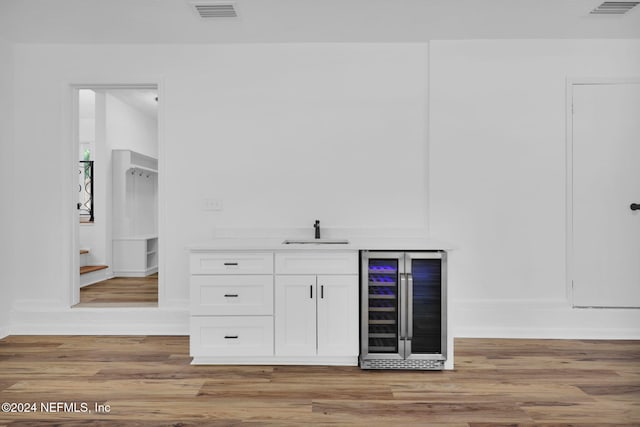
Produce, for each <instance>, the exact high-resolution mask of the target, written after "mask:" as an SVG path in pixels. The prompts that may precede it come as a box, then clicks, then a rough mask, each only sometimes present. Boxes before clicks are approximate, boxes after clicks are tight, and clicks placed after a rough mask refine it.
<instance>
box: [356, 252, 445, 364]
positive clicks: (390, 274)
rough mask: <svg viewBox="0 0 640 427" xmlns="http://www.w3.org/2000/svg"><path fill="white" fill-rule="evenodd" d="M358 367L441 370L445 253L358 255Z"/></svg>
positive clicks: (375, 253)
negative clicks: (359, 256) (359, 317)
mask: <svg viewBox="0 0 640 427" xmlns="http://www.w3.org/2000/svg"><path fill="white" fill-rule="evenodd" d="M361 269H362V271H361V275H360V278H361V304H362V306H361V328H360V367H361V368H362V369H424V370H441V369H443V368H444V362H445V360H446V358H447V352H446V349H447V336H446V292H445V291H446V252H443V251H428V252H381V251H380V252H377V251H361Z"/></svg>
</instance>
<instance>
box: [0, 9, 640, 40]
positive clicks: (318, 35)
mask: <svg viewBox="0 0 640 427" xmlns="http://www.w3.org/2000/svg"><path fill="white" fill-rule="evenodd" d="M600 3H602V0H235V4H236V8H237V10H238V13H239V15H240V16H239V18H218V19H213V20H203V19H201V18H200V17H199V16H198V15H197V14H196V13H195V11H194V9H193V8H192V6H191V4H190V0H0V37H2V38H4V39H7V40H9V41H13V42H21V43H252V42H423V41H428V40H438V39H440V40H442V39H496V38H497V39H500V38H640V6H637V7H636V8H634V9H633V10H632V11H631V12H629V13H628V14H626V15H622V16H597V15H589V12H590V11H591V10H592V9H594V8H595V7H596V6H598V5H599V4H600Z"/></svg>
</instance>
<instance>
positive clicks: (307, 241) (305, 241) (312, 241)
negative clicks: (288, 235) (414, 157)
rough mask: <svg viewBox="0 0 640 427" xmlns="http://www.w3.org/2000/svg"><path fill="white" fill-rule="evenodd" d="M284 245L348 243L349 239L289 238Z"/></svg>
mask: <svg viewBox="0 0 640 427" xmlns="http://www.w3.org/2000/svg"><path fill="white" fill-rule="evenodd" d="M282 244H283V245H348V244H349V241H348V240H347V239H287V240H285V241H284V242H282Z"/></svg>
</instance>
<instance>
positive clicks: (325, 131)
mask: <svg viewBox="0 0 640 427" xmlns="http://www.w3.org/2000/svg"><path fill="white" fill-rule="evenodd" d="M429 51H430V58H429V67H428V66H427V49H426V46H425V45H421V44H410V45H402V44H363V45H358V44H307V45H295V44H291V45H215V46H208V45H199V46H196V45H193V46H176V45H174V46H112V45H100V46H85V45H74V46H55V45H46V46H44V45H42V46H41V45H18V46H17V47H16V49H15V64H16V66H15V69H16V72H15V80H16V84H15V88H16V93H18V94H20V95H19V96H18V97H16V99H15V114H16V117H15V119H16V120H15V123H16V127H15V138H16V141H15V145H14V147H16V148H15V150H16V153H14V156H15V157H16V158H21V156H22V155H23V154H24V153H25V152H26V150H31V151H34V152H38V153H39V156H36V157H34V164H33V166H34V167H35V168H37V169H39V170H41V173H43V174H45V176H47V177H49V179H47V180H46V181H44V182H42V181H41V180H38V179H36V177H35V176H29V177H27V178H26V179H25V180H23V182H24V186H25V191H24V192H21V194H20V195H19V196H20V197H27V196H26V195H27V194H33V193H37V194H38V195H40V196H41V197H42V199H43V205H44V206H48V207H50V209H51V210H50V211H47V215H44V216H42V215H39V214H36V213H34V212H26V213H24V214H23V215H21V216H20V217H19V218H16V221H15V226H16V229H19V230H27V231H25V233H24V236H22V238H21V240H20V241H19V242H17V243H16V245H14V248H15V249H14V252H15V254H16V259H15V263H14V265H15V268H16V269H18V270H19V271H24V272H26V273H25V274H24V275H23V276H21V277H20V278H17V277H15V279H16V280H17V286H16V297H17V299H18V301H16V304H15V306H16V307H17V308H18V309H20V310H23V311H22V312H21V313H20V314H19V315H17V316H15V317H14V319H15V321H16V322H27V321H29V319H30V317H29V316H28V315H27V314H24V313H26V310H27V308H25V307H28V309H29V310H33V307H38V306H39V307H46V308H47V309H49V310H50V309H51V307H61V308H65V307H66V304H67V303H66V301H68V299H67V298H66V297H65V290H66V289H68V279H69V277H71V274H72V272H71V270H70V268H69V267H68V266H67V265H66V264H65V262H66V259H67V257H68V254H69V253H70V247H69V243H68V229H70V227H71V226H72V223H71V221H67V220H66V215H67V208H66V205H65V203H66V202H65V198H67V201H68V202H69V203H72V199H71V194H72V191H71V188H72V176H71V175H68V174H66V172H65V167H66V166H69V167H71V165H72V160H71V159H72V158H73V156H74V155H75V151H69V152H68V153H67V152H66V151H65V147H66V145H67V144H68V135H66V134H65V129H66V128H65V126H64V124H65V123H66V122H67V121H69V119H68V117H65V114H66V113H65V111H67V110H66V109H67V108H68V105H70V95H69V93H70V90H69V88H68V85H69V84H71V83H114V82H116V83H122V82H133V83H139V82H145V83H154V82H158V83H160V101H161V102H160V119H159V121H160V140H161V151H160V153H159V157H160V177H161V179H160V185H161V186H163V185H164V187H162V188H161V195H162V196H163V197H164V199H161V200H160V210H161V213H162V216H161V222H160V226H161V233H162V234H161V235H162V238H163V244H162V250H163V252H162V253H161V254H162V259H161V277H163V278H164V280H165V284H166V287H165V290H164V294H163V295H161V303H162V307H163V309H169V308H176V309H184V308H185V307H186V306H187V297H188V285H187V256H186V252H185V250H184V247H185V246H186V245H187V244H189V243H193V242H200V241H204V240H208V239H210V238H211V237H212V236H213V235H214V233H221V232H223V231H225V230H229V229H233V228H236V227H238V228H244V227H249V228H255V227H266V228H274V229H275V228H282V227H303V228H304V229H305V230H306V229H308V230H309V233H310V232H311V231H312V230H311V227H310V226H311V224H312V221H313V220H314V219H316V218H318V219H320V220H321V221H322V223H323V225H324V226H326V227H328V228H329V229H331V228H332V227H342V228H343V229H345V230H351V231H352V230H363V229H385V230H396V231H400V232H403V231H404V232H406V231H407V230H408V231H412V230H413V231H415V232H418V233H423V232H424V231H425V229H426V221H427V217H428V218H429V228H430V230H431V231H432V237H434V238H437V239H441V240H445V241H451V242H453V243H454V244H455V245H456V247H457V250H455V251H454V252H453V253H452V254H451V256H450V285H451V288H450V296H451V298H452V304H451V305H452V307H453V309H454V316H453V323H452V324H451V329H452V332H453V334H454V335H459V336H460V335H465V336H482V335H484V336H537V337H568V336H571V337H579V336H585V337H596V336H597V337H635V338H637V337H639V336H640V331H639V330H638V327H637V326H636V325H639V324H640V319H639V318H638V317H639V314H638V313H639V312H638V311H637V310H636V311H633V310H626V311H622V310H574V309H571V308H570V305H569V303H568V300H567V292H566V286H565V225H564V224H565V176H564V174H565V160H566V159H565V151H564V150H565V79H566V77H567V76H615V77H619V76H629V75H635V76H637V75H640V61H639V59H638V52H640V42H638V41H624V40H620V41H616V40H609V41H598V40H584V41H571V40H547V41H526V40H524V41H523V40H514V41H451V42H444V41H443V42H433V43H432V46H431V47H430V49H429ZM44 65H46V66H47V73H46V74H44V75H43V74H42V73H41V72H40V70H41V69H42V67H43V66H44ZM427 82H429V85H430V93H429V96H427ZM427 105H428V106H429V109H428V110H429V113H428V118H429V124H430V130H429V138H430V148H429V167H428V172H429V188H428V190H429V193H428V197H427V185H426V182H427V180H426V173H427V163H426V161H427V160H426V159H427V151H426V146H427V144H426V141H427V120H426V118H427ZM34 119H37V120H38V123H39V126H32V124H33V121H34ZM205 197H212V198H218V199H220V200H222V201H223V204H224V210H223V211H221V212H204V211H202V210H201V206H202V199H203V198H205ZM18 202H24V200H22V199H21V200H18ZM427 207H429V215H428V216H427ZM43 218H44V219H43ZM33 259H39V260H41V266H40V268H39V269H37V270H34V269H30V268H29V267H30V265H31V262H32V260H33ZM64 315H66V313H63V315H60V316H53V315H52V316H51V317H50V318H51V319H54V320H55V321H57V322H60V321H63V320H64ZM91 315H93V314H91ZM87 316H88V315H87ZM96 316H97V315H96ZM117 317H118V319H124V316H122V315H121V314H120V315H119V316H117ZM50 318H47V320H50ZM114 321H117V320H114ZM184 322H185V323H184V324H185V325H186V315H185V316H184ZM48 324H51V321H49V322H48ZM86 324H87V319H85V326H86ZM39 325H42V324H38V325H37V327H38V328H39V327H41V326H39ZM43 327H44V326H43ZM95 327H96V328H97V327H99V326H98V322H96V326H95ZM34 328H36V326H34ZM185 331H186V330H185Z"/></svg>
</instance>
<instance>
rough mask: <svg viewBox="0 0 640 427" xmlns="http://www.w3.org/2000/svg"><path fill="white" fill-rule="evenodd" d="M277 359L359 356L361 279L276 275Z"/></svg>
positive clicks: (353, 277)
mask: <svg viewBox="0 0 640 427" xmlns="http://www.w3.org/2000/svg"><path fill="white" fill-rule="evenodd" d="M276 301H277V304H276V311H275V318H276V356H314V355H318V356H357V354H358V310H357V307H358V276H357V275H336V276H328V275H318V276H315V275H306V276H302V275H293V276H276Z"/></svg>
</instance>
